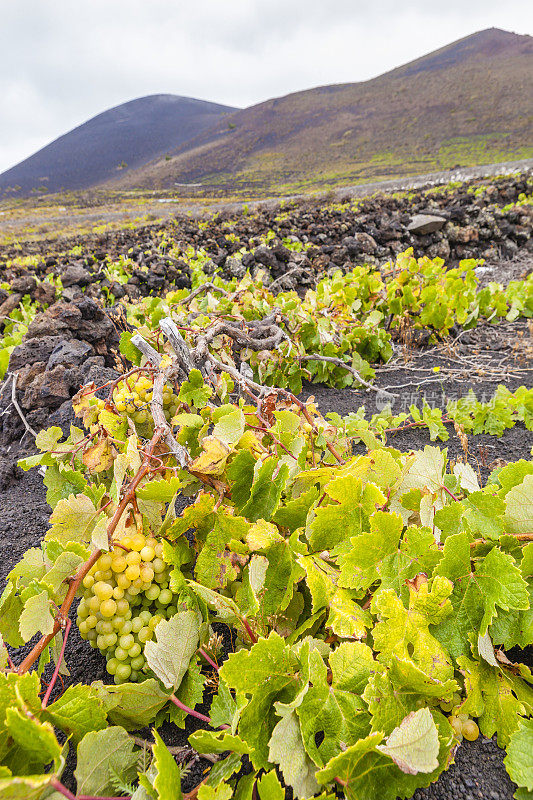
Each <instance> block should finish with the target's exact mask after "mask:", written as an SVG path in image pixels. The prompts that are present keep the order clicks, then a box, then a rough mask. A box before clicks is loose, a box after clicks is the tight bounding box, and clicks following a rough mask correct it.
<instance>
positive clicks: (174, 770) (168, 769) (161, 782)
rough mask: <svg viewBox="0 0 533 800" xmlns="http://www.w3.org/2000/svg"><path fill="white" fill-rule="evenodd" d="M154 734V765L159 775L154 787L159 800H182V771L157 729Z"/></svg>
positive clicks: (156, 777)
mask: <svg viewBox="0 0 533 800" xmlns="http://www.w3.org/2000/svg"><path fill="white" fill-rule="evenodd" d="M152 733H153V736H154V739H155V742H154V744H153V746H152V750H153V754H154V760H153V764H154V768H155V770H156V773H157V774H156V776H155V779H154V783H153V787H154V789H155V791H156V792H157V800H182V797H183V795H182V793H181V770H180V768H179V767H178V765H177V764H176V761H175V760H174V757H173V756H172V755H171V754H170V753H169V751H168V750H167V748H166V747H165V743H164V742H163V740H162V739H161V737H160V736H159V734H158V732H157V731H156V730H155V728H154V730H153V731H152Z"/></svg>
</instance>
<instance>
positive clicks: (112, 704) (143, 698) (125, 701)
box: [50, 678, 169, 731]
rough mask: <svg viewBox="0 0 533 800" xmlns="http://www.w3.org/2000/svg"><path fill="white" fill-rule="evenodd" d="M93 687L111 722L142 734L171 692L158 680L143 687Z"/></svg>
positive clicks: (153, 679)
mask: <svg viewBox="0 0 533 800" xmlns="http://www.w3.org/2000/svg"><path fill="white" fill-rule="evenodd" d="M92 687H93V689H94V690H95V691H96V692H97V697H98V700H99V701H100V702H101V703H102V704H103V707H104V709H105V710H106V711H107V715H108V717H109V719H110V721H111V722H112V723H113V724H114V725H119V726H121V727H123V728H125V729H126V730H127V731H132V730H139V728H143V727H144V726H145V725H149V724H150V723H151V722H153V720H154V719H155V716H156V714H157V713H158V711H160V710H161V709H162V708H163V706H164V705H165V704H166V703H167V702H168V697H169V695H168V692H164V691H162V689H161V688H160V686H159V682H158V681H157V680H155V678H148V679H147V680H145V681H142V682H141V683H121V684H119V685H118V686H114V685H113V684H110V685H106V684H103V683H102V682H101V681H95V682H94V683H93V684H92ZM76 688H80V689H81V688H83V687H76ZM67 691H68V690H67ZM50 708H53V706H50Z"/></svg>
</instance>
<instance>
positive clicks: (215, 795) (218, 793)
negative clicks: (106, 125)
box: [198, 783, 233, 800]
mask: <svg viewBox="0 0 533 800" xmlns="http://www.w3.org/2000/svg"><path fill="white" fill-rule="evenodd" d="M232 797H233V789H232V788H231V786H229V785H228V784H227V783H221V784H220V785H219V786H217V787H216V788H215V787H214V786H209V785H208V784H206V783H204V784H202V785H201V786H200V788H199V789H198V800H231V798H232Z"/></svg>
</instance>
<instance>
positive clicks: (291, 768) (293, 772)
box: [268, 703, 319, 798]
mask: <svg viewBox="0 0 533 800" xmlns="http://www.w3.org/2000/svg"><path fill="white" fill-rule="evenodd" d="M275 706H276V711H277V714H278V716H281V720H280V721H279V722H278V724H277V725H276V727H275V728H274V730H273V731H272V736H271V737H270V740H269V742H268V747H269V750H268V760H269V761H270V762H272V763H274V764H278V765H279V768H280V770H281V772H282V773H283V779H284V781H285V783H287V784H289V786H292V788H293V791H294V796H295V797H297V798H300V797H303V798H305V797H312V796H313V795H314V794H315V792H317V791H318V789H319V786H318V783H317V781H316V778H315V770H316V768H315V765H314V764H313V762H312V761H311V759H310V758H309V756H308V755H307V753H306V752H305V747H304V743H303V739H302V733H301V731H300V724H299V721H298V716H297V715H296V711H295V710H294V708H291V707H290V706H286V705H285V704H282V703H276V704H275Z"/></svg>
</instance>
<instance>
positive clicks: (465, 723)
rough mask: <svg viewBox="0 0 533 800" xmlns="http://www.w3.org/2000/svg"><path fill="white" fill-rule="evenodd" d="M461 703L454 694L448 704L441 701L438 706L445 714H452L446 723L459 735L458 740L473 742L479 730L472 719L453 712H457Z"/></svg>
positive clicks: (458, 696) (459, 698) (466, 715)
mask: <svg viewBox="0 0 533 800" xmlns="http://www.w3.org/2000/svg"><path fill="white" fill-rule="evenodd" d="M460 703H461V697H460V695H458V694H454V695H453V698H452V699H451V700H449V701H448V702H446V701H443V702H441V704H440V707H441V709H442V710H443V711H444V712H446V713H447V714H449V713H450V711H451V712H452V714H451V716H449V717H448V721H449V723H450V725H451V726H452V728H453V729H454V731H455V732H456V733H457V734H458V735H459V738H465V739H467V740H468V741H469V742H474V741H475V740H476V739H477V737H478V736H479V728H478V726H477V723H476V722H474V720H473V719H470V718H469V716H468V714H456V713H453V712H454V711H456V710H458V708H459V705H460Z"/></svg>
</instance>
